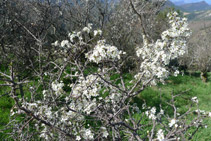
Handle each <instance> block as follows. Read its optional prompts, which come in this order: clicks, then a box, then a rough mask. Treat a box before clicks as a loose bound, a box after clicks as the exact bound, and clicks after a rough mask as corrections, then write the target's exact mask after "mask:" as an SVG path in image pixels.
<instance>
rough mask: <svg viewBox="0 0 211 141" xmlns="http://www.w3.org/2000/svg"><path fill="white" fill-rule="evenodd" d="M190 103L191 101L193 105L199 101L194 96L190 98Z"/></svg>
mask: <svg viewBox="0 0 211 141" xmlns="http://www.w3.org/2000/svg"><path fill="white" fill-rule="evenodd" d="M191 101H193V102H194V103H199V100H198V98H197V97H196V96H195V97H192V98H191Z"/></svg>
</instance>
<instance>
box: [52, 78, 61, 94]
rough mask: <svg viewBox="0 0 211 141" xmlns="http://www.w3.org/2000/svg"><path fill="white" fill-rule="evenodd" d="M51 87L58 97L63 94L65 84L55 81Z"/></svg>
mask: <svg viewBox="0 0 211 141" xmlns="http://www.w3.org/2000/svg"><path fill="white" fill-rule="evenodd" d="M51 87H52V89H53V91H54V92H55V94H56V95H57V96H58V95H59V94H61V93H62V92H63V87H64V83H63V82H61V83H59V82H57V81H55V82H53V83H52V84H51Z"/></svg>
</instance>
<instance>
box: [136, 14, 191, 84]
mask: <svg viewBox="0 0 211 141" xmlns="http://www.w3.org/2000/svg"><path fill="white" fill-rule="evenodd" d="M168 18H169V20H170V22H169V24H170V26H171V28H170V29H168V30H166V31H164V32H163V33H162V34H161V39H158V40H157V41H156V42H155V43H154V42H153V43H149V41H148V39H147V38H146V37H145V36H143V41H144V42H143V47H142V48H138V49H137V51H136V54H137V56H138V57H141V58H142V59H143V62H142V64H141V66H140V71H141V72H142V74H144V77H145V78H146V80H149V79H151V78H152V77H156V78H158V80H160V81H161V82H164V79H166V78H167V77H168V76H169V74H170V72H169V70H168V69H167V67H166V66H167V65H168V64H169V63H170V61H171V60H172V59H176V58H178V57H179V56H181V55H183V54H184V53H185V51H186V38H187V37H189V36H190V30H189V28H188V24H187V19H185V18H183V19H182V18H180V17H178V14H177V13H176V12H174V13H170V14H168ZM178 73H179V72H178V70H176V72H175V75H177V74H178ZM140 76H141V75H140V73H138V74H137V75H136V78H139V77H140ZM151 84H156V81H155V79H154V81H152V83H151Z"/></svg>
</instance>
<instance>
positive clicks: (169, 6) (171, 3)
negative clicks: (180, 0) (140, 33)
mask: <svg viewBox="0 0 211 141" xmlns="http://www.w3.org/2000/svg"><path fill="white" fill-rule="evenodd" d="M172 7H173V8H175V9H176V10H181V11H185V10H184V9H183V8H182V7H180V6H177V5H175V4H174V3H173V2H171V1H170V0H167V1H166V3H165V5H164V8H172Z"/></svg>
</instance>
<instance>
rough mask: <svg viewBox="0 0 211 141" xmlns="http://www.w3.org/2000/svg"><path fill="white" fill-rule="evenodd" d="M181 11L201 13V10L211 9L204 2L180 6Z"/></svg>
mask: <svg viewBox="0 0 211 141" xmlns="http://www.w3.org/2000/svg"><path fill="white" fill-rule="evenodd" d="M180 7H181V8H182V9H184V10H185V11H188V12H194V11H202V10H209V9H211V6H210V5H209V4H208V3H206V2H205V1H201V2H197V3H189V4H184V5H180Z"/></svg>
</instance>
